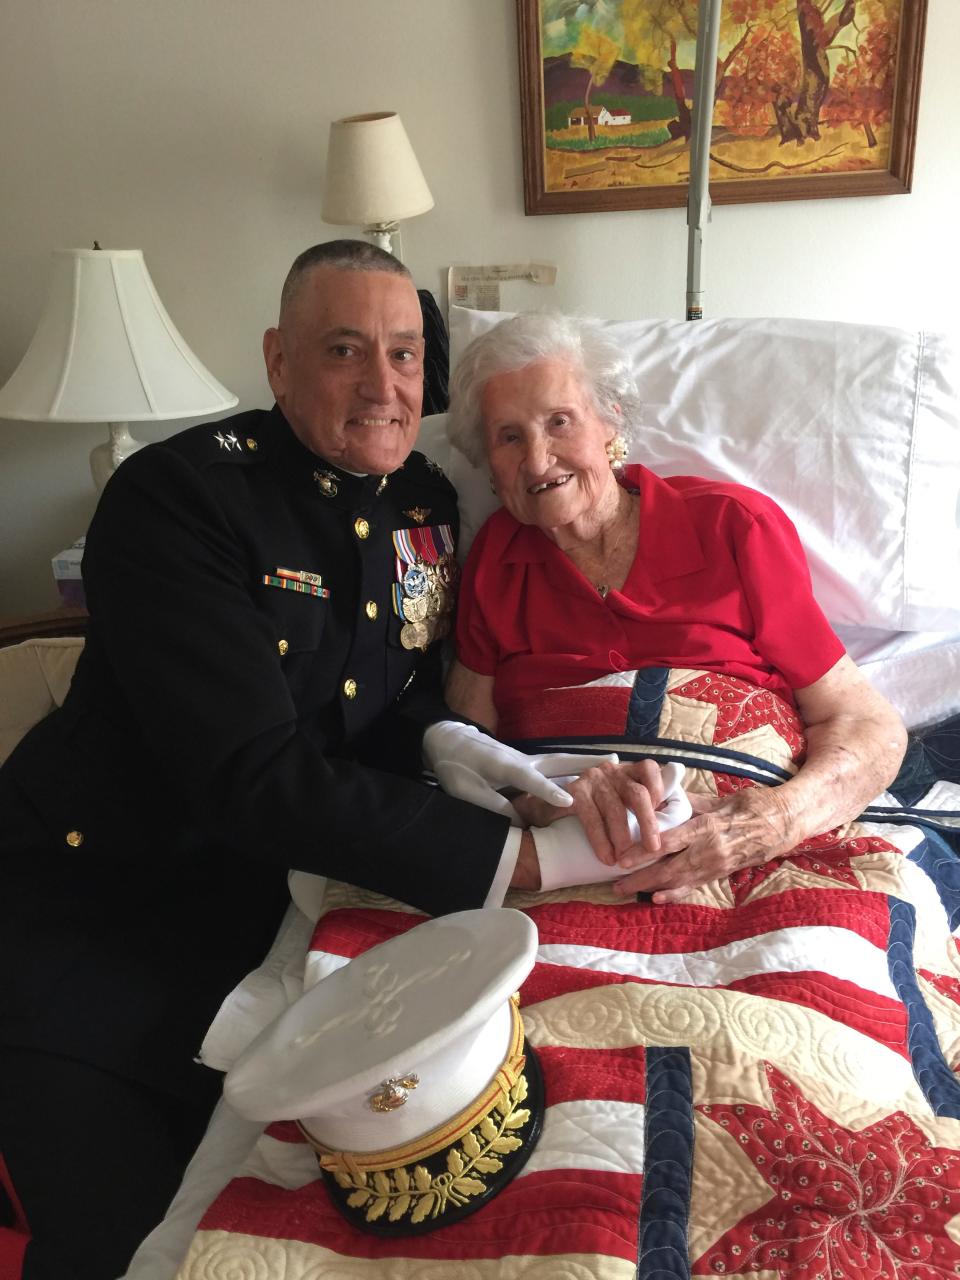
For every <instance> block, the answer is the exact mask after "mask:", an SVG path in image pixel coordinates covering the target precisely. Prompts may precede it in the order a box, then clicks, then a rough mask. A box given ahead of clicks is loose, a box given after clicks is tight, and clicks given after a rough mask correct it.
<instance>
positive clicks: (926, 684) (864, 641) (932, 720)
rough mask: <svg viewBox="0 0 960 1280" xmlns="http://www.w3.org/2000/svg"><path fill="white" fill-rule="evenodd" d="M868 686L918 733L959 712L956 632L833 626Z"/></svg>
mask: <svg viewBox="0 0 960 1280" xmlns="http://www.w3.org/2000/svg"><path fill="white" fill-rule="evenodd" d="M836 631H837V634H838V635H839V636H840V639H841V640H842V641H843V643H844V644H845V645H846V648H847V652H848V653H849V654H850V656H851V657H852V658H853V660H854V662H856V664H857V665H858V666H859V667H860V669H861V671H863V673H864V675H865V676H866V677H867V679H868V680H869V681H870V683H871V684H872V685H873V686H874V688H875V689H877V690H878V691H879V692H880V693H882V694H883V696H884V697H885V698H888V699H889V700H890V702H892V703H893V705H894V706H895V707H896V708H897V710H898V711H899V712H900V714H901V715H902V716H903V719H904V722H905V724H906V726H907V728H908V729H919V728H922V727H924V726H925V725H929V724H936V723H937V721H939V720H946V719H947V718H948V717H949V716H953V715H957V714H960V634H957V633H946V632H933V631H893V632H890V631H876V630H873V629H872V628H867V627H837V628H836Z"/></svg>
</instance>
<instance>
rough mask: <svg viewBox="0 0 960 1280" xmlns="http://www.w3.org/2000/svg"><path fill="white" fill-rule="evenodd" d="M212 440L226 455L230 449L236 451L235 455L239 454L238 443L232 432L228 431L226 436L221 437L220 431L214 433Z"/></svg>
mask: <svg viewBox="0 0 960 1280" xmlns="http://www.w3.org/2000/svg"><path fill="white" fill-rule="evenodd" d="M213 438H214V440H216V442H217V444H218V445H219V446H220V448H221V449H226V451H227V453H229V452H230V450H231V449H236V451H237V453H240V451H241V450H240V441H239V440H238V439H237V437H236V436H235V435H234V434H233V432H232V431H228V432H227V434H226V435H223V433H222V432H220V431H215V432H214V435H213Z"/></svg>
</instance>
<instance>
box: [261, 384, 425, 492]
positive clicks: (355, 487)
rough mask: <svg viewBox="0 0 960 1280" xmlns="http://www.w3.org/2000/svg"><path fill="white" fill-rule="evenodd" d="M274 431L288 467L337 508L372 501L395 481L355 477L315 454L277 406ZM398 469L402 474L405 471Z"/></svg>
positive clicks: (374, 477)
mask: <svg viewBox="0 0 960 1280" xmlns="http://www.w3.org/2000/svg"><path fill="white" fill-rule="evenodd" d="M270 429H271V432H272V434H273V435H274V438H275V439H276V440H277V442H278V446H279V450H280V453H281V454H282V456H283V458H284V465H285V466H290V467H292V468H293V469H294V471H295V472H296V473H298V474H302V475H304V476H305V477H307V478H308V479H309V480H310V483H311V484H312V485H315V486H316V489H317V492H318V493H319V494H321V495H322V496H323V497H324V498H327V499H328V500H329V501H330V502H332V503H333V505H334V506H337V507H340V506H345V507H355V506H358V505H360V504H365V503H369V502H372V501H373V500H374V499H375V498H377V497H379V496H380V494H381V493H383V492H384V490H385V489H386V488H388V486H389V484H390V482H391V479H392V477H390V476H388V477H387V484H386V485H385V484H383V476H378V475H367V476H355V475H353V474H352V473H351V472H349V471H344V470H343V469H342V468H341V467H337V466H335V465H334V464H333V463H332V462H327V460H326V459H325V458H321V457H319V456H318V455H317V454H315V453H313V452H311V450H310V449H308V448H307V447H306V445H304V444H301V442H300V440H299V439H298V438H297V436H296V434H295V432H294V430H293V428H292V427H291V426H290V423H289V422H288V421H287V419H286V418H285V417H284V416H283V411H282V410H281V408H280V406H279V405H276V404H275V405H274V406H273V409H272V410H271V412H270ZM398 470H401V471H402V470H403V468H402V467H401V468H398Z"/></svg>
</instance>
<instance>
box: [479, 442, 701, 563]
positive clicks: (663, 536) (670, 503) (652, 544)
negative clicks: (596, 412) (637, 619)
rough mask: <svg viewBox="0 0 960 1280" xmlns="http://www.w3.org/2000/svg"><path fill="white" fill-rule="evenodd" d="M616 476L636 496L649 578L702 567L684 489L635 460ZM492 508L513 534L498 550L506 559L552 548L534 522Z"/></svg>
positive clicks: (547, 554) (528, 558) (541, 554)
mask: <svg viewBox="0 0 960 1280" xmlns="http://www.w3.org/2000/svg"><path fill="white" fill-rule="evenodd" d="M619 481H620V484H622V485H623V486H624V487H625V488H627V489H631V490H636V491H637V492H638V493H639V496H640V541H639V543H638V549H637V554H638V556H639V555H640V554H641V553H642V555H643V558H644V561H645V564H646V570H647V576H648V577H649V578H650V580H651V581H653V582H663V581H665V580H666V579H668V578H680V577H683V575H684V574H687V573H694V572H695V571H696V570H697V569H702V568H703V566H704V564H705V563H706V557H705V555H704V549H703V547H702V545H701V543H700V539H699V537H698V536H697V531H696V529H695V528H694V525H693V521H692V520H691V519H690V517H689V515H688V514H687V505H686V500H685V498H684V496H683V494H682V493H680V492H678V491H677V490H676V489H674V488H673V486H672V485H671V484H670V483H669V481H667V480H663V479H661V478H660V476H657V475H655V474H654V473H653V472H652V471H649V470H648V469H647V468H646V467H642V466H640V465H639V464H638V463H634V464H632V465H631V466H627V467H624V469H623V471H622V472H621V473H620V476H619ZM497 514H498V516H500V517H501V518H505V519H506V520H509V521H510V523H511V524H512V525H513V526H514V533H513V537H512V538H511V539H510V541H509V542H508V544H507V546H506V548H505V549H504V553H503V562H504V563H505V564H542V563H543V562H544V561H545V560H548V559H549V558H551V556H552V555H553V553H555V552H556V545H555V544H554V543H553V542H551V540H550V539H549V538H548V537H547V536H546V534H545V533H542V532H541V531H540V530H539V529H538V528H536V526H535V525H529V524H520V523H519V522H518V521H516V520H514V518H513V516H511V515H510V514H509V512H507V511H505V510H504V511H500V512H498V513H497Z"/></svg>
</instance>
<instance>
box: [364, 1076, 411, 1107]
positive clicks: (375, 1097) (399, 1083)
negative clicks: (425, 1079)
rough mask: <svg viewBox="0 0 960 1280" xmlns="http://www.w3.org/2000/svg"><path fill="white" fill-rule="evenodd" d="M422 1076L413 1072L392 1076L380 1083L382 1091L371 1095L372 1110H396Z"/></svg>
mask: <svg viewBox="0 0 960 1280" xmlns="http://www.w3.org/2000/svg"><path fill="white" fill-rule="evenodd" d="M419 1083H420V1077H419V1076H418V1075H415V1074H413V1073H411V1074H410V1075H408V1076H391V1077H390V1079H389V1080H384V1081H383V1083H382V1084H381V1085H380V1092H379V1093H374V1094H372V1095H371V1097H370V1110H371V1111H396V1109H397V1107H402V1106H403V1104H404V1103H405V1102H406V1100H407V1091H408V1090H410V1089H416V1087H417V1085H418V1084H419Z"/></svg>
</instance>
